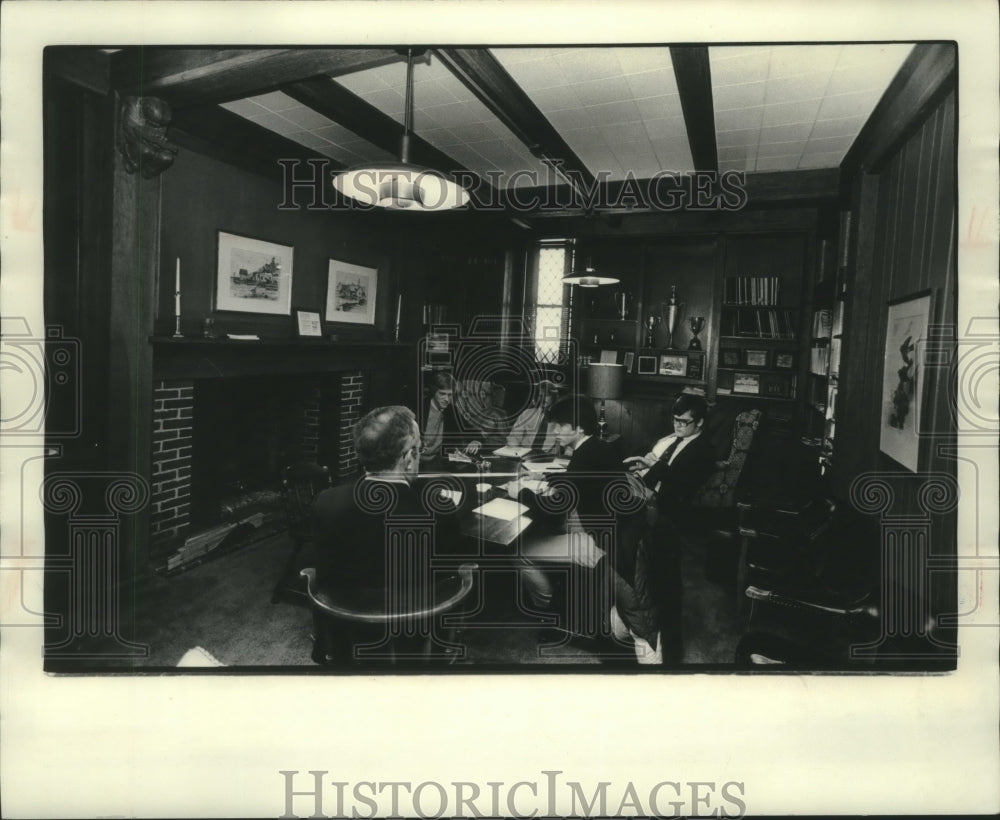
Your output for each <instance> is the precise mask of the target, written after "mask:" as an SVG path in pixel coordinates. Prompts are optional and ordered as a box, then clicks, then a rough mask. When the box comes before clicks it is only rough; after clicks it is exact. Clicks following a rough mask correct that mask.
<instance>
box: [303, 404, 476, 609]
mask: <svg viewBox="0 0 1000 820" xmlns="http://www.w3.org/2000/svg"><path fill="white" fill-rule="evenodd" d="M354 446H355V449H356V451H357V453H358V459H359V460H360V461H361V465H362V466H363V467H364V470H365V475H364V476H363V477H362V478H360V479H359V480H358V481H357V482H355V483H354V484H347V485H343V486H340V487H332V488H330V489H328V490H324V491H323V492H321V493H320V494H319V495H318V496H316V499H315V501H314V502H313V525H314V531H315V534H316V542H317V552H318V558H317V566H316V573H317V581H318V584H319V586H320V587H321V588H325V589H328V590H331V591H333V592H336V593H338V594H341V595H346V596H347V597H348V598H349V599H350V600H356V601H365V600H367V601H369V602H370V601H376V602H381V601H384V600H385V593H386V590H391V589H395V588H397V587H396V586H395V585H394V584H393V578H394V577H396V576H397V575H398V574H400V573H403V572H413V571H416V572H417V573H418V577H419V578H420V579H421V583H423V584H424V586H423V588H422V589H417V590H416V591H415V592H416V594H417V595H426V594H430V589H431V582H432V580H433V579H432V578H431V569H430V559H431V557H432V555H435V554H436V555H440V554H458V553H459V552H461V549H462V547H463V542H462V540H461V535H460V532H459V526H458V521H457V516H456V515H454V513H455V512H457V507H456V506H455V505H454V503H453V502H452V501H451V500H450V499H446V498H440V497H438V498H434V499H429V498H427V497H426V496H427V494H428V493H429V492H431V493H433V492H436V493H437V494H438V495H440V490H437V489H435V488H433V487H429V486H425V487H421V486H420V485H419V484H418V483H417V482H416V477H417V471H418V467H419V464H420V430H419V428H418V426H417V421H416V418H415V417H414V415H413V411H411V410H410V409H409V408H407V407H379V408H376V409H375V410H372V411H371V412H370V413H368V414H367V415H366V416H365V417H364V418H362V419H361V420H360V421H359V422H358V423H357V424H356V425H355V426H354ZM414 533H416V537H406V536H407V534H409V535H410V536H412V535H413V534H414ZM408 577H412V576H408Z"/></svg>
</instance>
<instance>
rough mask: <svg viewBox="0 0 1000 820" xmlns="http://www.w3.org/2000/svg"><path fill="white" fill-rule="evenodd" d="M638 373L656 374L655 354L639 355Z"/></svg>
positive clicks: (645, 374) (644, 374)
mask: <svg viewBox="0 0 1000 820" xmlns="http://www.w3.org/2000/svg"><path fill="white" fill-rule="evenodd" d="M639 374H640V375H643V376H655V375H656V356H640V357H639Z"/></svg>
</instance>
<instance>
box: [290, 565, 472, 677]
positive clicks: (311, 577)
mask: <svg viewBox="0 0 1000 820" xmlns="http://www.w3.org/2000/svg"><path fill="white" fill-rule="evenodd" d="M478 569H479V567H478V566H477V565H476V564H462V565H461V566H460V567H459V568H458V571H457V574H456V575H449V576H447V577H445V578H443V579H441V580H439V581H438V582H437V583H436V584H435V585H434V587H433V600H431V601H427V602H426V605H424V606H422V607H419V608H414V609H406V610H405V611H401V610H399V608H396V609H395V610H394V609H393V607H387V606H386V600H385V596H384V594H379V596H378V600H375V599H374V598H372V597H371V596H367V598H366V596H363V595H357V596H353V597H352V599H351V600H347V599H346V598H347V596H344V599H343V600H337V599H335V598H334V597H332V595H331V594H330V593H329V592H327V591H324V590H320V589H319V588H318V586H317V583H316V570H315V569H314V568H313V567H307V568H306V569H303V570H302V572H301V575H302V577H303V578H305V579H306V595H307V596H308V598H309V602H310V604H311V605H312V610H313V629H314V635H313V652H312V659H313V661H314V662H315V663H318V664H323V665H329V664H344V663H346V664H361V663H365V662H373V661H374V662H378V663H387V664H390V665H396V664H397V662H399V661H404V662H405V661H409V662H416V663H426V662H428V661H433V660H443V661H446V662H452V661H454V660H456V659H457V658H459V657H461V656H462V653H463V648H462V647H461V646H459V645H457V644H455V643H453V642H452V638H453V637H454V629H453V628H452V627H449V626H448V624H447V623H443V624H442V625H443V626H444V627H445V629H444V630H443V632H438V631H437V630H436V629H435V626H436V625H437V618H438V616H440V615H442V614H443V613H445V612H448V611H449V610H451V609H454V608H455V607H456V606H457V605H458V604H459V603H461V602H462V601H463V600H465V598H466V597H467V596H468V595H469V593H470V592H471V591H472V584H473V580H472V578H473V573H474V572H476V571H478ZM419 598H420V596H419V595H418V596H416V597H415V598H414V599H412V600H419Z"/></svg>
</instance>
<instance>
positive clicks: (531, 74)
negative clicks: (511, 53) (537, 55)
mask: <svg viewBox="0 0 1000 820" xmlns="http://www.w3.org/2000/svg"><path fill="white" fill-rule="evenodd" d="M506 51H507V49H501V50H500V51H499V53H497V52H495V53H496V56H497V59H498V60H499V61H500V64H501V65H502V66H503V67H504V68H505V69H507V73H508V74H510V75H511V77H513V78H514V81H515V82H516V83H517V84H518V85H519V86H521V88H523V89H524V90H525V91H529V92H530V91H533V90H535V89H537V88H561V87H563V86H566V85H569V84H570V83H569V80H568V79H567V78H566V75H565V74H564V73H563V70H562V69H561V68H560V67H559V63H557V62H556V60H555V59H554V58H553V57H551V56H550V57H544V58H542V59H538V60H531V61H529V62H522V63H512V64H506V63H504V59H505V57H504V52H506Z"/></svg>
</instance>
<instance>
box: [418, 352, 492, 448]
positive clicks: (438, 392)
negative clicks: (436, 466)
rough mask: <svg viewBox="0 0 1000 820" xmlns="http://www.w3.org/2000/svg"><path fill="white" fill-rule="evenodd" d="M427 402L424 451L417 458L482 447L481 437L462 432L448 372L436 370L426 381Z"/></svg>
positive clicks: (450, 376)
mask: <svg viewBox="0 0 1000 820" xmlns="http://www.w3.org/2000/svg"><path fill="white" fill-rule="evenodd" d="M426 389H427V394H428V395H427V401H426V403H425V405H424V414H423V417H422V418H423V424H424V429H423V449H422V450H421V451H420V458H421V459H423V460H425V461H427V460H430V459H435V458H441V457H447V451H448V448H449V447H458V448H460V449H464V450H465V452H467V453H472V454H474V453H476V452H478V451H479V448H480V447H481V446H482V440H481V436H478V434H470V433H468V432H466V431H463V429H462V427H461V425H460V424H459V420H458V416H457V415H456V413H455V408H454V398H455V380H454V378H453V377H452V375H451V374H450V373H446V372H444V371H441V370H436V371H434V372H433V373H431V374H430V375H429V377H428V379H427V382H426Z"/></svg>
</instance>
